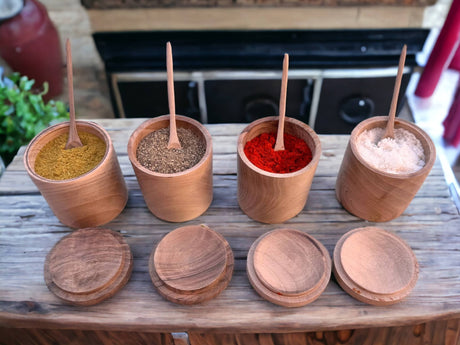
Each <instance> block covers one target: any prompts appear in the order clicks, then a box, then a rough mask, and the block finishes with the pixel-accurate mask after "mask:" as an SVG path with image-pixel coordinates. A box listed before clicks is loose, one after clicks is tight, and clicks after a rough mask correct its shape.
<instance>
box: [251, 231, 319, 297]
mask: <svg viewBox="0 0 460 345" xmlns="http://www.w3.org/2000/svg"><path fill="white" fill-rule="evenodd" d="M254 270H255V272H256V274H257V277H258V278H259V280H260V281H261V282H262V283H263V284H264V285H265V286H266V287H267V288H269V289H270V290H272V291H274V292H278V293H281V294H282V295H299V294H303V293H305V292H308V291H310V290H312V289H314V288H315V287H317V286H318V284H320V283H321V280H322V278H323V277H324V276H325V275H326V259H325V257H324V255H323V253H322V251H321V249H320V248H318V247H317V244H316V242H315V241H312V240H311V238H310V237H307V236H305V234H304V233H303V232H300V231H297V230H292V229H284V230H275V231H272V232H270V233H268V234H267V235H266V236H264V237H263V238H262V239H261V240H260V241H259V244H258V245H257V247H256V248H255V250H254Z"/></svg>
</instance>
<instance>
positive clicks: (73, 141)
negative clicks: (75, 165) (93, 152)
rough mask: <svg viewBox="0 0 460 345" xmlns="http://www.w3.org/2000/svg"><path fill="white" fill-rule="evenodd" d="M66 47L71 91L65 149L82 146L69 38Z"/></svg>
mask: <svg viewBox="0 0 460 345" xmlns="http://www.w3.org/2000/svg"><path fill="white" fill-rule="evenodd" d="M65 49H66V61H67V88H68V91H69V117H70V121H69V137H68V139H67V143H66V144H65V149H66V150H67V149H73V148H75V147H81V146H83V144H82V143H81V140H80V137H79V136H78V132H77V124H76V122H75V104H74V97H73V70H72V50H71V48H70V40H69V39H67V40H66V42H65Z"/></svg>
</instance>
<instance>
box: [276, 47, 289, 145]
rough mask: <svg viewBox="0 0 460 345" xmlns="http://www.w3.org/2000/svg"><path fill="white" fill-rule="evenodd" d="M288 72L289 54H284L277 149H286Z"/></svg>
mask: <svg viewBox="0 0 460 345" xmlns="http://www.w3.org/2000/svg"><path fill="white" fill-rule="evenodd" d="M288 72H289V55H288V54H284V59H283V74H282V76H281V91H280V103H279V107H278V111H279V120H278V130H277V132H276V142H275V148H274V150H275V151H282V150H284V118H285V117H286V95H287V83H288Z"/></svg>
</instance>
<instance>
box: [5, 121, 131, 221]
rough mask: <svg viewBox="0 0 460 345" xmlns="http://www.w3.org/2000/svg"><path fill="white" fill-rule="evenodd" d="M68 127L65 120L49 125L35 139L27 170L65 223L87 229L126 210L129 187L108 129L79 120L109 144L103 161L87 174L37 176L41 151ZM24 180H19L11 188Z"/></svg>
mask: <svg viewBox="0 0 460 345" xmlns="http://www.w3.org/2000/svg"><path fill="white" fill-rule="evenodd" d="M68 128H69V123H68V122H63V123H60V124H57V125H55V126H52V127H49V128H48V129H47V130H45V131H43V132H41V133H40V134H39V135H38V136H36V137H35V138H34V139H32V141H31V142H30V143H29V145H28V146H27V149H26V152H25V155H24V157H23V159H24V165H25V167H26V171H27V173H28V175H29V176H30V179H31V180H32V181H33V182H34V183H35V184H36V186H37V187H38V189H39V190H40V192H41V194H42V195H43V197H44V198H45V199H46V201H47V203H48V205H49V207H50V208H51V210H52V211H53V213H54V214H55V215H56V217H57V218H58V219H59V220H60V221H61V222H62V223H63V224H64V225H67V226H70V227H72V228H86V227H92V226H99V225H102V224H105V223H107V222H110V221H111V220H112V219H114V218H115V217H116V216H118V215H119V214H120V212H121V211H122V210H123V209H124V207H125V205H126V202H127V201H128V190H127V187H126V183H125V180H124V178H123V174H122V171H121V169H120V165H119V163H118V158H117V154H116V152H115V149H114V147H113V144H112V139H111V138H110V136H109V134H108V133H107V132H106V131H105V130H104V128H101V127H100V126H98V125H97V124H95V123H93V122H87V121H77V128H78V130H80V131H82V132H88V133H91V134H94V135H96V136H98V137H99V138H101V139H102V140H103V141H104V142H105V143H106V145H107V149H106V152H105V155H104V157H103V158H102V161H101V162H100V163H99V164H98V165H97V166H96V167H95V168H94V169H92V170H90V171H89V172H87V173H86V174H83V175H81V176H78V177H76V178H73V179H68V180H60V181H56V180H50V179H47V178H44V177H42V176H40V175H37V174H36V173H35V171H34V166H35V160H36V158H37V155H38V153H39V152H40V150H41V149H42V148H43V147H44V146H45V145H46V144H47V143H48V142H49V141H51V140H53V139H54V138H56V137H58V136H59V135H61V134H64V133H66V132H68ZM24 182H25V181H16V182H14V183H13V184H12V185H11V187H13V186H18V185H19V184H22V183H24ZM13 188H14V187H13Z"/></svg>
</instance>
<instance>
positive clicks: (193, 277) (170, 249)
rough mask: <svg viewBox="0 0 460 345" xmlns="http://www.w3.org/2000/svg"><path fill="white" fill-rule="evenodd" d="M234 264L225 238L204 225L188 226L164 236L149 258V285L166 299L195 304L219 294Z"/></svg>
mask: <svg viewBox="0 0 460 345" xmlns="http://www.w3.org/2000/svg"><path fill="white" fill-rule="evenodd" d="M234 265H235V261H234V256H233V252H232V248H230V245H229V244H228V242H227V241H226V240H225V238H224V237H223V236H222V235H221V234H219V233H217V232H215V231H214V230H212V229H210V228H209V227H207V226H205V225H190V226H184V227H181V228H179V229H176V230H174V231H172V232H170V233H169V234H168V235H166V236H165V237H164V238H163V239H162V240H161V241H160V242H159V243H158V244H157V245H156V247H155V248H154V250H153V251H152V254H151V255H150V260H149V273H150V278H151V279H152V282H153V285H154V286H155V287H156V288H157V290H158V292H159V293H160V294H161V295H162V296H163V297H164V298H166V299H167V300H168V301H171V302H174V303H178V304H186V305H188V304H198V303H203V302H206V301H209V300H211V299H213V298H215V297H216V296H217V295H219V294H220V293H221V292H222V291H223V290H224V289H225V288H226V287H227V286H228V284H229V282H230V280H231V279H232V275H233V268H234Z"/></svg>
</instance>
